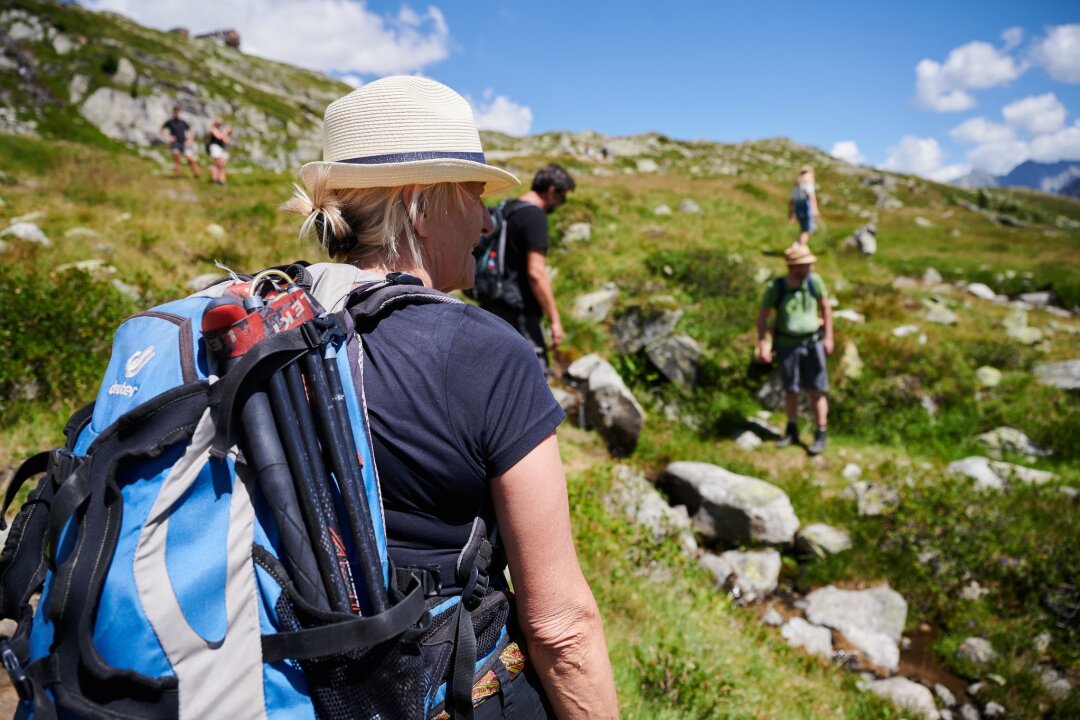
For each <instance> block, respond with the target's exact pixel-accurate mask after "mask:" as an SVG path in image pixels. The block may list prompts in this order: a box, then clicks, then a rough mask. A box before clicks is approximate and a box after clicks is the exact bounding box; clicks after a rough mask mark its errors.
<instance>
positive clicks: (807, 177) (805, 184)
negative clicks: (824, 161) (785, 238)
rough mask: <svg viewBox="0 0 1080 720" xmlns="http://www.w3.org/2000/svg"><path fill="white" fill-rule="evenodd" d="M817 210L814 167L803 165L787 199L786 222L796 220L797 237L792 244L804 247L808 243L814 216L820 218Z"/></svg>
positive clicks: (812, 230) (812, 228)
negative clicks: (797, 227) (797, 226)
mask: <svg viewBox="0 0 1080 720" xmlns="http://www.w3.org/2000/svg"><path fill="white" fill-rule="evenodd" d="M820 217H821V213H820V212H819V211H818V204H817V188H815V186H814V168H813V167H811V166H810V165H803V166H802V167H801V168H799V175H798V177H796V178H795V184H794V186H792V188H791V199H790V200H789V201H788V222H795V221H798V223H799V238H798V240H796V241H795V243H794V244H796V245H802V246H803V247H806V246H807V245H809V244H810V235H811V234H812V233H813V232H814V218H820Z"/></svg>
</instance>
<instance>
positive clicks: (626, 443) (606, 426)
mask: <svg viewBox="0 0 1080 720" xmlns="http://www.w3.org/2000/svg"><path fill="white" fill-rule="evenodd" d="M578 362H580V360H579V361H578ZM585 419H586V421H587V422H588V423H589V425H590V426H591V427H593V428H595V429H596V431H597V432H598V433H600V437H602V438H603V439H604V442H605V443H606V444H607V447H608V451H609V452H610V453H611V454H612V456H613V457H626V456H627V455H629V454H630V453H632V452H634V448H635V447H636V446H637V440H638V436H639V435H641V428H642V427H644V425H645V410H644V409H643V408H642V407H641V403H639V402H638V401H637V398H635V397H634V395H633V393H631V392H630V389H629V388H628V387H626V383H624V382H623V379H622V378H621V377H619V373H618V372H616V370H615V368H613V367H612V366H611V364H610V363H608V362H607V361H606V360H603V359H600V362H599V363H597V364H596V366H595V368H594V369H593V371H592V372H591V373H590V374H589V379H588V386H587V391H586V395H585Z"/></svg>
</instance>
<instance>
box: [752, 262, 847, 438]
mask: <svg viewBox="0 0 1080 720" xmlns="http://www.w3.org/2000/svg"><path fill="white" fill-rule="evenodd" d="M784 258H785V260H786V261H787V275H784V276H782V277H778V278H775V279H774V280H773V281H772V282H770V283H769V287H768V288H767V289H766V290H765V296H764V298H762V300H761V309H760V310H759V311H758V318H757V335H758V343H757V356H758V359H759V360H761V361H762V362H764V363H771V362H772V360H773V355H774V353H773V349H774V348H775V356H776V359H777V361H778V362H779V364H780V378H781V380H782V381H783V383H784V393H785V394H784V409H785V410H786V411H787V417H788V423H787V429H786V431H785V432H784V437H783V438H782V439H781V440H779V441H778V442H777V443H776V444H777V446H778V447H786V446H788V445H791V444H792V443H795V444H798V443H799V431H798V418H799V393H800V392H801V391H802V390H803V389H804V388H805V389H806V390H807V391H808V392H809V393H810V401H811V403H812V405H813V409H814V421H815V423H816V428H817V429H816V432H815V434H814V442H813V444H812V445H810V447H809V448H807V451H808V452H809V453H810V454H811V455H818V454H819V453H822V452H824V451H825V426H826V422H827V420H828V414H829V403H828V399H827V397H826V393H827V392H828V390H829V377H828V374H827V371H826V367H825V356H826V355H832V352H833V324H832V307H831V306H830V305H829V302H828V297H827V296H826V294H825V284H824V283H823V282H822V281H821V278H820V277H818V276H817V275H815V274H814V273H813V272H812V270H813V269H814V262H815V261H816V260H817V258H815V257H814V256H813V255H812V254H810V251H809V250H808V249H807V248H806V247H803V246H801V245H800V246H796V247H790V248H788V249H787V250H785V251H784ZM774 310H775V311H776V321H775V322H774V324H773V326H772V328H771V331H772V346H771V347H770V344H769V338H768V335H769V332H770V328H769V313H771V312H773V311H774Z"/></svg>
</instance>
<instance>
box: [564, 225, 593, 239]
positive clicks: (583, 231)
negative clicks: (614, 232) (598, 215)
mask: <svg viewBox="0 0 1080 720" xmlns="http://www.w3.org/2000/svg"><path fill="white" fill-rule="evenodd" d="M591 239H592V225H590V224H589V223H587V222H576V223H573V224H572V225H571V226H570V227H568V228H566V232H564V233H563V242H564V243H567V244H568V245H569V244H572V243H578V242H588V241H589V240H591Z"/></svg>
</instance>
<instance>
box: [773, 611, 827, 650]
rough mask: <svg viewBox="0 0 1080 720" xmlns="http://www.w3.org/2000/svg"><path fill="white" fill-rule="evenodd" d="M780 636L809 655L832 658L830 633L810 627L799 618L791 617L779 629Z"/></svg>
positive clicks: (820, 628)
mask: <svg viewBox="0 0 1080 720" xmlns="http://www.w3.org/2000/svg"><path fill="white" fill-rule="evenodd" d="M780 635H781V636H783V638H784V639H785V640H787V643H788V645H790V646H792V647H801V648H803V649H805V650H806V652H808V653H810V654H811V655H817V656H819V657H823V658H830V657H832V651H833V647H832V633H831V632H829V629H828V628H825V627H821V626H820V625H812V624H810V623H808V622H806V621H805V620H803V619H802V618H800V617H793V618H791V619H790V620H788V621H787V622H786V623H784V626H783V627H782V628H780Z"/></svg>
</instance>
